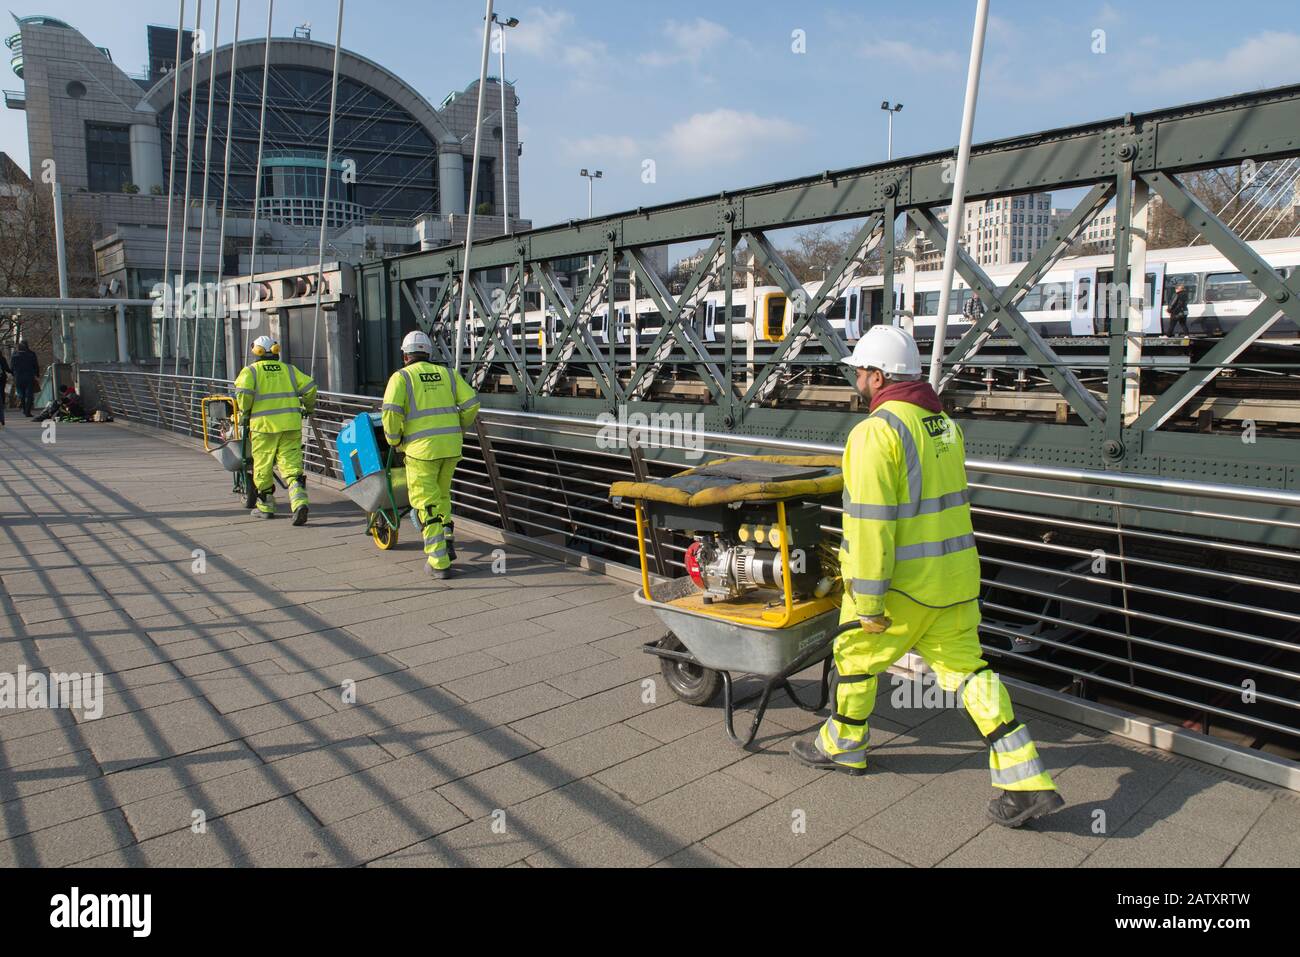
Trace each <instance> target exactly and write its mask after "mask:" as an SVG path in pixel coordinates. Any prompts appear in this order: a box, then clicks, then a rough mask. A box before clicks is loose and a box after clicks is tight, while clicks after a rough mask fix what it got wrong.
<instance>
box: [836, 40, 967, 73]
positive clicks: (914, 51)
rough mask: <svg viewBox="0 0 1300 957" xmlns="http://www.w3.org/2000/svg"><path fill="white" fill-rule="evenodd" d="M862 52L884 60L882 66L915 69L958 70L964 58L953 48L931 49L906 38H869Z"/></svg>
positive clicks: (875, 58) (863, 54)
mask: <svg viewBox="0 0 1300 957" xmlns="http://www.w3.org/2000/svg"><path fill="white" fill-rule="evenodd" d="M860 52H861V54H862V56H865V57H867V58H868V59H871V60H881V61H884V62H883V63H882V64H881V65H882V66H889V67H903V68H905V69H908V70H913V71H924V70H956V69H959V68H960V67H961V66H962V58H961V57H960V56H958V55H957V54H956V53H953V52H952V51H951V50H931V49H927V48H926V47H923V46H916V45H915V44H912V43H908V42H907V41H906V40H868V41H867V42H866V43H865V44H863V46H862V48H861V51H860Z"/></svg>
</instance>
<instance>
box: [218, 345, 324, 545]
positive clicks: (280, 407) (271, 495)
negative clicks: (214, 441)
mask: <svg viewBox="0 0 1300 957" xmlns="http://www.w3.org/2000/svg"><path fill="white" fill-rule="evenodd" d="M253 355H254V356H255V357H256V358H255V359H254V361H253V364H252V365H250V366H246V367H245V368H244V370H243V371H242V372H240V373H239V378H237V379H236V380H235V401H236V402H238V403H239V411H240V413H241V414H242V415H243V417H244V421H245V422H246V423H247V428H248V430H249V436H250V439H251V444H252V451H253V487H254V488H255V489H257V508H255V509H254V510H253V512H252V514H253V516H254V517H255V518H259V517H260V518H275V469H276V468H277V467H278V468H279V469H280V477H281V478H282V479H284V481H285V484H287V485H288V486H289V511H291V512H292V513H293V524H294V525H305V524H307V506H308V501H307V476H306V474H305V473H304V472H303V468H302V417H303V415H304V414H306V415H311V414H312V412H313V411H315V409H316V383H315V382H313V381H312V379H311V376H309V375H307V373H305V372H303V371H302V370H301V369H297V368H295V367H294V366H293V365H291V364H290V363H288V362H285V361H283V360H282V359H281V358H280V343H278V342H276V341H275V340H274V339H272V338H271V337H270V336H261V337H259V338H258V339H257V340H256V341H254V342H253Z"/></svg>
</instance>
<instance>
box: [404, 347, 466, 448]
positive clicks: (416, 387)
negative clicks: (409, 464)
mask: <svg viewBox="0 0 1300 957" xmlns="http://www.w3.org/2000/svg"><path fill="white" fill-rule="evenodd" d="M478 408H479V398H478V395H477V394H476V393H475V392H474V390H473V389H472V388H470V385H469V383H468V382H466V381H465V380H464V379H463V378H461V375H460V373H459V372H454V371H452V370H450V369H445V368H443V367H442V366H438V365H434V364H433V363H432V362H413V363H411V364H410V365H409V366H407V367H406V368H405V369H400V370H398V371H397V372H395V373H393V376H392V378H390V379H389V380H388V388H387V389H385V390H384V408H383V420H384V438H386V439H387V440H388V444H389V445H395V446H397V447H398V448H399V449H400V450H401V451H402V452H403V453H404V454H406V455H407V456H408V457H410V458H413V459H420V460H422V461H426V462H428V461H433V460H434V459H451V458H460V454H461V449H462V447H463V444H464V433H465V430H466V429H468V428H469V427H470V426H471V425H473V424H474V420H475V419H476V418H478Z"/></svg>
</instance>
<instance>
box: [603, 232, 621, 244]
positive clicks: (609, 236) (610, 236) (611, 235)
mask: <svg viewBox="0 0 1300 957" xmlns="http://www.w3.org/2000/svg"><path fill="white" fill-rule="evenodd" d="M605 238H606V239H608V240H609V241H610V242H611V243H612V242H613V241H614V240H615V239H617V238H618V233H616V232H614V230H612V229H607V230H605Z"/></svg>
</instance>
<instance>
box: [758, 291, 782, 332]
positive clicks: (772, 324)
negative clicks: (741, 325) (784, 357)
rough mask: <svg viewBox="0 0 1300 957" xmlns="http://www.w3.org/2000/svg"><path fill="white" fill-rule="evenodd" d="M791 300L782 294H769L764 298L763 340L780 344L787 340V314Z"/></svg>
mask: <svg viewBox="0 0 1300 957" xmlns="http://www.w3.org/2000/svg"><path fill="white" fill-rule="evenodd" d="M787 305H789V300H788V299H787V298H786V297H785V296H784V295H782V294H781V293H769V294H768V295H767V296H765V297H764V298H763V330H762V335H761V336H760V337H759V338H761V339H766V340H768V341H769V342H780V341H781V340H782V339H784V338H785V314H786V306H787Z"/></svg>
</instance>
